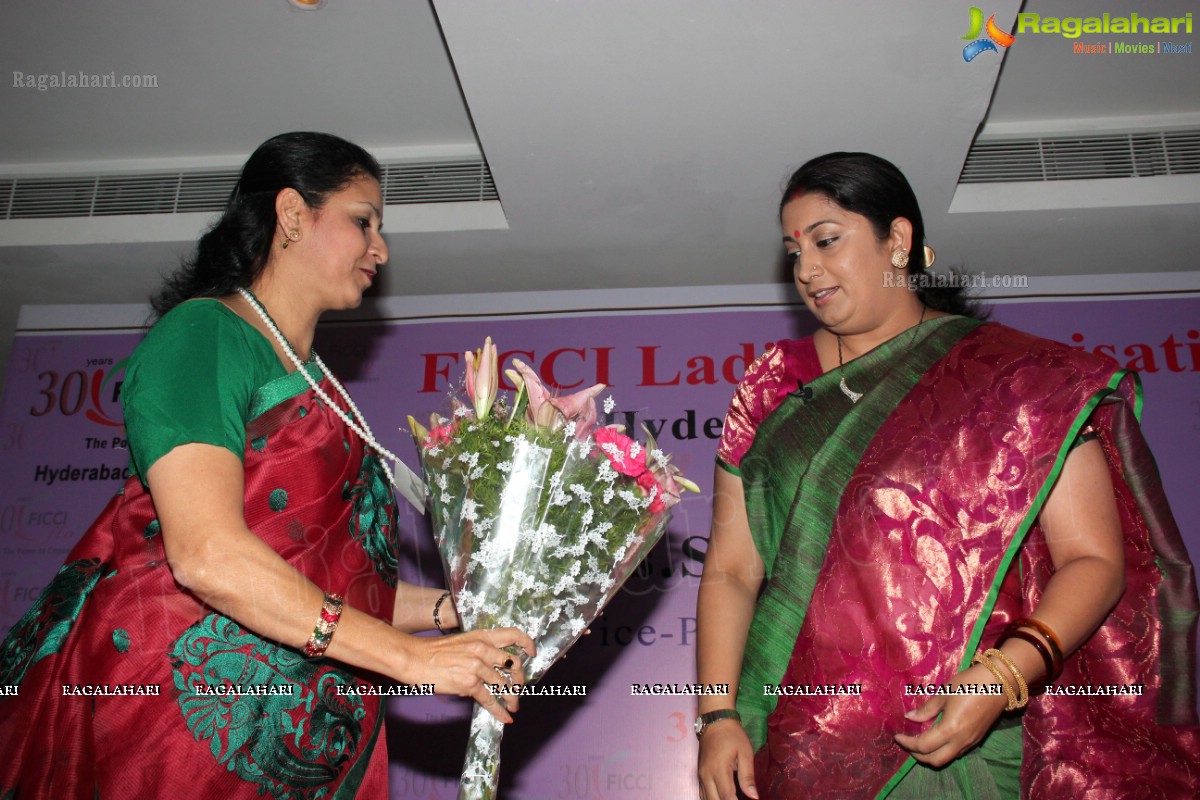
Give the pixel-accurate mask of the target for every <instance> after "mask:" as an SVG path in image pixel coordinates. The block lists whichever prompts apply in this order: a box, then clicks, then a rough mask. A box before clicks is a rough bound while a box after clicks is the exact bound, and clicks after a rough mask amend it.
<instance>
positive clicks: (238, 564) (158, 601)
mask: <svg viewBox="0 0 1200 800" xmlns="http://www.w3.org/2000/svg"><path fill="white" fill-rule="evenodd" d="M379 179H380V169H379V165H378V164H377V163H376V161H375V160H374V159H373V158H372V157H371V156H370V155H369V154H368V153H366V151H364V150H363V149H362V148H360V147H358V146H356V145H354V144H351V143H350V142H346V141H344V140H342V139H339V138H337V137H334V136H330V135H327V134H319V133H290V134H283V135H281V136H277V137H275V138H273V139H270V140H269V141H267V142H266V143H264V144H263V145H262V146H261V147H259V148H258V150H257V151H255V153H254V154H253V155H252V156H251V157H250V160H249V161H248V162H247V163H246V165H245V167H244V169H243V171H242V174H241V177H240V179H239V181H238V184H237V186H236V187H235V189H234V191H233V194H232V196H231V198H230V201H229V204H228V206H227V208H226V210H225V212H224V214H223V216H222V217H221V219H220V220H219V221H218V222H217V224H216V225H215V226H214V227H213V228H212V229H211V230H210V231H209V232H208V233H206V234H205V235H204V237H203V238H202V239H201V240H200V243H199V246H198V248H197V253H196V256H195V258H194V259H192V261H190V262H189V263H188V264H187V265H185V266H184V268H183V269H181V270H180V271H179V272H178V273H177V274H175V275H174V276H172V277H171V278H169V279H168V280H167V282H166V285H165V287H164V288H163V289H162V290H161V291H160V293H159V294H158V295H157V297H156V298H155V299H154V308H155V310H156V312H157V313H158V314H159V315H160V317H161V318H160V319H159V320H158V322H157V323H156V324H155V325H154V327H153V328H152V329H151V330H150V332H149V334H148V335H147V336H146V338H145V340H144V341H143V342H142V343H141V344H140V345H139V346H138V348H137V350H136V351H135V352H134V354H133V356H132V357H131V359H130V361H129V364H128V367H127V370H126V381H125V384H124V387H123V401H122V402H123V404H124V408H125V422H126V428H127V432H128V438H129V449H130V453H131V458H132V462H133V464H132V466H133V471H134V473H135V474H134V477H132V478H131V479H130V480H129V481H128V482H127V483H126V485H125V487H124V489H123V490H122V491H121V493H120V494H119V495H118V496H117V497H115V498H114V499H113V500H112V502H111V503H110V504H109V505H108V507H107V508H106V509H105V511H104V512H103V513H102V514H101V516H100V518H99V519H98V520H97V521H96V522H95V523H94V524H93V526H92V527H91V528H90V529H89V530H88V532H87V533H86V534H85V536H84V537H83V539H82V541H80V543H79V544H78V545H77V546H76V547H75V548H74V550H73V551H72V553H71V554H70V556H69V557H68V559H67V563H66V564H65V565H64V566H63V567H62V569H61V570H60V571H59V573H58V575H57V576H56V577H55V579H54V580H53V581H52V582H51V584H50V586H49V587H48V588H47V589H46V592H45V593H44V595H43V596H42V597H41V598H40V599H39V600H38V601H37V602H36V603H35V604H34V606H33V607H32V608H31V609H30V610H29V612H28V613H27V614H26V615H25V617H24V618H23V619H22V620H21V621H20V622H19V623H18V624H17V625H16V626H15V627H14V628H13V630H12V631H11V633H10V634H9V636H8V638H7V639H6V640H5V642H4V645H3V650H0V683H4V684H9V685H16V686H19V693H18V695H17V696H9V697H3V698H0V752H3V753H4V754H5V757H4V759H3V762H4V763H2V764H0V797H3V798H8V797H13V796H16V797H20V798H22V799H23V800H24V799H25V798H39V797H47V798H50V797H52V798H55V800H63V799H64V798H80V799H81V800H82V799H83V798H87V800H92V798H96V797H101V798H105V800H109V799H110V798H125V797H129V798H134V797H136V798H154V797H179V796H188V797H213V798H216V797H220V798H237V797H247V798H249V797H254V798H258V797H261V796H271V797H288V798H293V797H294V798H301V797H303V798H317V797H323V798H342V797H378V798H386V797H387V771H388V765H387V753H386V745H385V738H384V736H383V734H382V720H383V708H382V706H381V702H380V695H379V692H380V689H379V687H380V685H381V684H388V683H400V684H406V685H415V689H414V691H418V692H428V691H436V692H438V693H444V694H454V695H460V696H465V697H471V698H473V699H474V700H476V701H477V702H479V703H481V704H482V705H484V706H485V707H486V708H488V709H489V710H491V711H492V712H493V713H494V714H495V715H496V716H497V717H498V718H500V719H501V720H503V721H505V722H511V721H512V717H511V715H510V711H512V710H515V703H513V707H512V708H509V709H506V708H505V706H504V705H503V704H501V703H500V702H499V700H498V699H497V698H496V697H493V696H492V694H491V693H490V692H488V691H487V688H486V686H485V684H488V683H494V682H495V680H496V675H497V670H500V671H501V674H507V673H509V672H511V673H512V674H513V676H514V677H516V678H519V676H520V674H521V670H520V668H519V665H514V663H513V657H512V656H510V655H509V654H508V652H506V651H505V650H504V649H503V648H505V647H510V646H514V645H515V646H517V647H520V648H523V649H524V650H525V651H526V653H527V654H530V655H531V654H532V653H533V649H534V648H533V642H532V641H531V640H530V639H529V637H528V636H526V635H525V634H524V633H522V632H520V631H517V630H515V629H503V630H495V631H478V632H474V633H467V634H462V635H457V636H452V637H444V638H443V637H417V636H413V635H412V633H413V632H415V631H419V630H425V629H430V628H433V627H434V626H435V624H436V626H437V627H439V628H449V627H453V626H454V625H455V624H456V618H455V615H454V610H453V607H452V605H451V604H450V603H449V602H446V599H447V598H446V597H445V593H443V592H442V591H441V590H438V589H432V588H421V587H417V586H411V585H408V584H405V583H403V582H399V581H398V580H397V577H396V566H397V554H398V541H397V528H396V518H395V505H394V504H395V499H394V495H393V494H392V491H391V486H389V485H388V477H389V476H388V475H387V466H386V461H385V459H384V458H382V457H381V456H382V454H383V453H386V452H387V451H386V450H383V448H382V447H380V445H379V444H378V443H377V442H376V441H375V439H374V437H373V436H372V434H371V432H370V428H369V427H368V426H367V424H366V422H365V421H364V420H363V419H362V417H361V415H360V414H359V413H358V411H357V409H356V408H355V406H354V404H353V402H352V401H351V400H350V398H349V396H348V395H347V394H346V392H345V390H344V389H342V387H341V385H340V384H339V383H338V382H337V380H336V379H335V378H334V377H333V376H332V375H330V374H329V372H328V371H327V370H326V368H325V365H324V363H323V362H322V361H321V360H320V358H319V357H318V356H317V354H316V353H315V352H314V351H313V347H312V342H313V334H314V331H315V329H316V324H317V320H318V318H319V317H320V315H321V314H322V313H323V312H325V311H328V310H333V309H347V308H354V307H356V306H357V305H358V304H359V303H360V302H361V300H362V295H363V292H364V290H366V289H367V288H368V287H369V286H370V285H371V282H372V281H373V280H374V278H375V275H376V272H377V270H378V269H379V268H380V266H381V265H382V264H384V263H385V262H386V261H387V256H388V249H387V244H386V243H385V242H384V239H383V237H382V235H381V233H380V228H381V225H382V221H383V220H382V215H383V202H382V197H381V193H380V183H379ZM323 656H327V658H322V657H323ZM63 686H70V687H108V688H107V689H103V690H102V691H97V690H94V689H87V690H85V691H86V695H84V696H80V695H77V694H75V693H74V692H72V693H67V692H66V690H65V689H61V688H60V687H63ZM120 687H126V688H125V689H121V688H120Z"/></svg>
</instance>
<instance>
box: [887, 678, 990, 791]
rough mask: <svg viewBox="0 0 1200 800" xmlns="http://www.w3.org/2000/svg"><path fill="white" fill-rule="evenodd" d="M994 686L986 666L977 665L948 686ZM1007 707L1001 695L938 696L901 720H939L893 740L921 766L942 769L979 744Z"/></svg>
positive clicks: (897, 735) (899, 735) (897, 736)
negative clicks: (910, 734)
mask: <svg viewBox="0 0 1200 800" xmlns="http://www.w3.org/2000/svg"><path fill="white" fill-rule="evenodd" d="M1001 669H1003V667H1001ZM995 683H996V676H995V675H993V674H992V673H991V672H990V671H989V670H988V669H987V667H984V666H983V665H982V664H976V665H974V666H972V667H971V668H970V669H967V670H964V671H963V672H960V673H958V675H956V676H955V678H954V681H953V682H952V683H951V686H954V687H958V686H962V685H964V684H974V685H977V686H984V685H991V684H995ZM1007 705H1008V697H1007V696H1006V695H1004V694H1000V695H989V694H956V695H950V696H946V695H938V696H936V697H934V698H933V699H932V700H930V701H929V702H927V703H925V704H924V705H922V706H921V707H920V708H917V709H914V710H913V711H910V712H908V713H907V714H905V715H904V718H905V719H907V720H910V721H912V722H928V721H929V720H931V719H934V718H936V717H937V715H938V714H941V715H942V718H941V719H939V720H938V721H937V722H935V723H934V724H933V726H932V727H930V728H928V729H927V730H925V731H923V732H921V733H920V734H918V735H916V736H908V735H905V734H902V733H898V734H896V736H895V737H894V738H895V740H896V744H898V745H900V746H901V747H903V748H904V749H905V750H907V751H908V752H909V753H911V754H912V757H913V758H915V759H916V760H917V761H920V762H921V763H922V764H928V765H929V766H931V767H944V766H945V765H947V764H949V763H950V762H951V761H953V760H954V759H956V758H958V757H959V756H961V755H962V754H963V753H965V752H967V751H968V750H970V749H971V748H972V747H974V746H975V745H977V744H979V742H980V741H982V740H983V737H984V736H985V735H987V732H988V731H989V730H991V728H992V725H994V724H995V723H996V720H997V719H998V718H999V717H1000V714H1001V713H1002V712H1003V711H1004V708H1005V706H1007Z"/></svg>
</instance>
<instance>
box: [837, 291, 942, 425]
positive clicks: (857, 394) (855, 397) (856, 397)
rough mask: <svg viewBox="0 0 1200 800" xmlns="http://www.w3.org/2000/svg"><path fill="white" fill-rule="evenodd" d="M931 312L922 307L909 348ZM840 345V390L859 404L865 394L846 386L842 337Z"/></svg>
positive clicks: (924, 306) (851, 400)
mask: <svg viewBox="0 0 1200 800" xmlns="http://www.w3.org/2000/svg"><path fill="white" fill-rule="evenodd" d="M928 310H929V306H927V305H924V304H922V305H921V318H920V319H918V320H917V324H916V325H914V326H913V332H912V336H910V337H909V338H908V346H909V347H912V344H913V342H915V341H916V340H917V331H918V330H920V329H921V326H922V325H923V324H924V323H925V312H926V311H928ZM837 343H838V379H839V380H838V388H839V389H841V390H842V394H844V395H846V397H848V398H850V402H851V403H857V402H858V401H859V400H862V398H863V393H862V392H856V391H854V390H853V389H851V388H850V387H849V386H847V385H846V365H845V364H844V363H843V362H842V337H841V336H839V337H837Z"/></svg>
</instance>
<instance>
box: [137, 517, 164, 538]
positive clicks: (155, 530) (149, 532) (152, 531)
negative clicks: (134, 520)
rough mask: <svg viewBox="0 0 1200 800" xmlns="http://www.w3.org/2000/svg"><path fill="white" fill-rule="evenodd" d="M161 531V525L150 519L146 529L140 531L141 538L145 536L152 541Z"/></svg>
mask: <svg viewBox="0 0 1200 800" xmlns="http://www.w3.org/2000/svg"><path fill="white" fill-rule="evenodd" d="M161 531H162V525H160V524H159V522H158V520H156V519H152V520H150V524H149V525H147V526H146V529H145V530H144V531H142V536H145V537H146V538H147V539H153V538H154V537H155V536H158V534H159V533H160V532H161Z"/></svg>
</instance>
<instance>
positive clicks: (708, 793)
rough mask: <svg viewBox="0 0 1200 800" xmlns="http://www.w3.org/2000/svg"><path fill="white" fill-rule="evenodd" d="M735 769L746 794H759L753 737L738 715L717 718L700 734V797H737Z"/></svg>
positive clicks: (726, 799)
mask: <svg viewBox="0 0 1200 800" xmlns="http://www.w3.org/2000/svg"><path fill="white" fill-rule="evenodd" d="M735 772H736V773H737V783H738V785H739V786H741V788H742V792H743V794H745V795H746V796H747V797H754V798H757V797H758V789H756V788H755V786H754V750H753V749H752V748H751V747H750V737H749V736H747V735H746V730H745V728H743V727H742V725H741V723H740V722H738V721H737V720H736V719H722V720H717V721H716V722H713V723H711V724H710V725H709V726H708V727H706V728H705V729H704V733H703V734H701V736H700V767H699V769H698V770H697V771H696V775H697V777H698V778H699V779H700V800H737V790H736V789H735V788H734V780H733V773H735Z"/></svg>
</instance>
